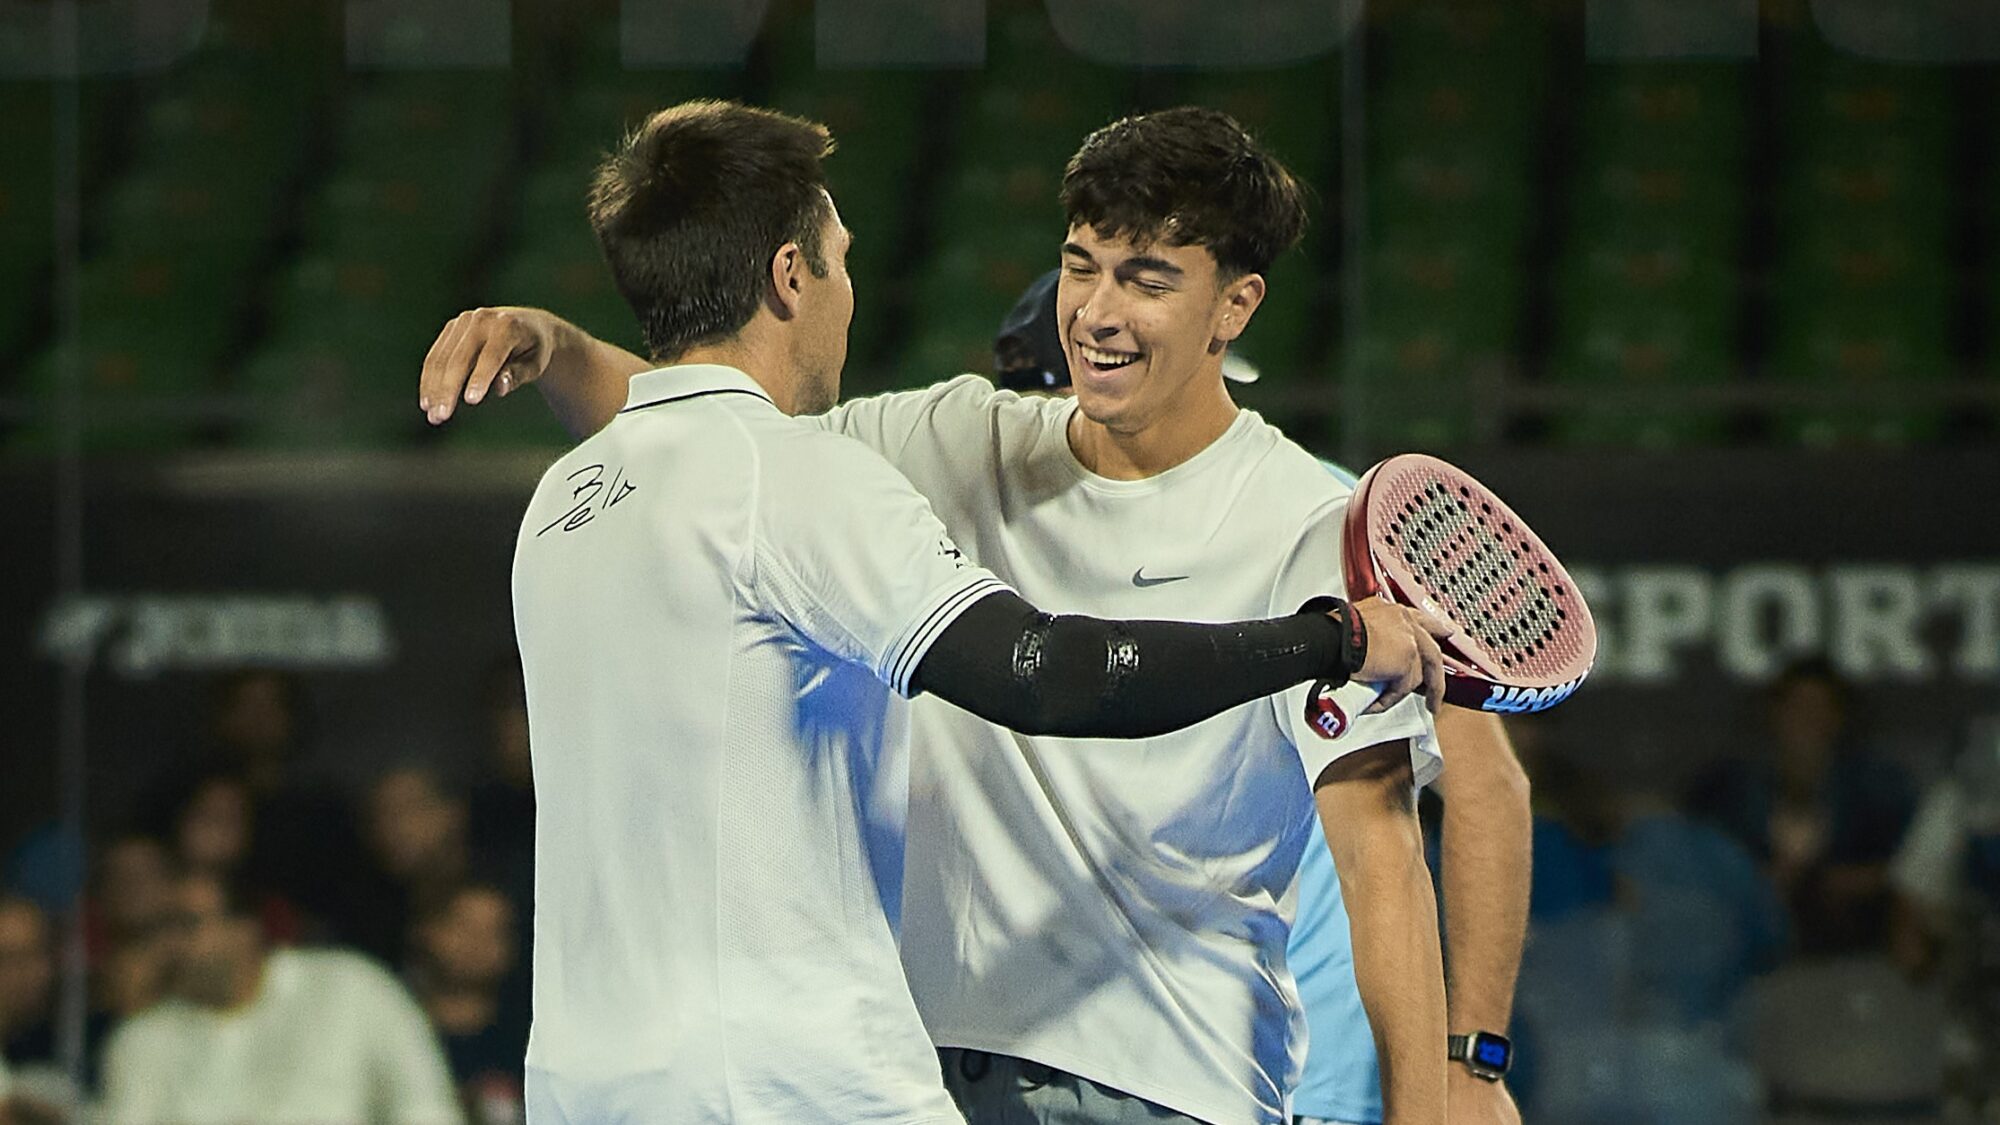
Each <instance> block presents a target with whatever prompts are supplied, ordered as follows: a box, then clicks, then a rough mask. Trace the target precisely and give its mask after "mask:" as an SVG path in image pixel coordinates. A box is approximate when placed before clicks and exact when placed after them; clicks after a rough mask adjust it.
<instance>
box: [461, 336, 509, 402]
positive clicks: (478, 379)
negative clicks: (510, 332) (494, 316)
mask: <svg viewBox="0 0 2000 1125" xmlns="http://www.w3.org/2000/svg"><path fill="white" fill-rule="evenodd" d="M513 356H514V347H513V341H512V340H509V339H507V337H506V334H505V333H501V332H495V333H492V334H490V335H488V336H487V338H486V342H485V343H484V344H483V345H481V346H480V349H479V355H478V358H476V359H475V360H473V363H472V376H471V378H469V379H467V380H466V381H465V401H466V402H467V403H468V404H472V403H477V402H479V401H480V400H481V399H483V398H485V397H486V390H487V388H488V387H490V386H492V385H493V383H494V382H495V381H496V380H498V379H500V378H502V377H503V375H504V373H505V371H506V369H507V361H508V360H509V359H512V358H513ZM502 393H505V388H504V387H503V388H502Z"/></svg>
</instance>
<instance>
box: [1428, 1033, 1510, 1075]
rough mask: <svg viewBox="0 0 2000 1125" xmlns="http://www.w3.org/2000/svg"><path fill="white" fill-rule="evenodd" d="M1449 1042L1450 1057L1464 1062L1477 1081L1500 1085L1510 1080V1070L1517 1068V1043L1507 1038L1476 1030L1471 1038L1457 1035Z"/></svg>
mask: <svg viewBox="0 0 2000 1125" xmlns="http://www.w3.org/2000/svg"><path fill="white" fill-rule="evenodd" d="M1445 1043H1446V1047H1447V1050H1448V1054H1449V1057H1450V1058H1451V1059H1452V1060H1453V1061H1455V1062H1462V1063H1464V1064H1465V1069H1467V1070H1469V1071H1471V1072H1472V1074H1473V1077H1475V1078H1483V1079H1485V1080H1486V1081H1488V1082H1498V1081H1500V1080H1501V1079H1502V1078H1505V1077H1507V1070H1508V1068H1510V1067H1512V1066H1513V1065H1514V1044H1513V1042H1512V1041H1510V1040H1509V1039H1508V1038H1507V1037H1506V1036H1505V1035H1495V1034H1493V1033H1492V1032H1490V1031H1475V1032H1473V1033H1472V1034H1470V1035H1454V1036H1452V1037H1451V1038H1449V1039H1447V1040H1446V1041H1445Z"/></svg>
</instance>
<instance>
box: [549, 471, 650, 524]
mask: <svg viewBox="0 0 2000 1125" xmlns="http://www.w3.org/2000/svg"><path fill="white" fill-rule="evenodd" d="M563 479H564V480H567V481H569V482H570V490H569V498H570V501H571V503H570V508H569V510H568V511H566V512H564V513H563V514H562V515H559V516H557V517H556V518H555V519H553V520H550V521H549V523H548V524H547V526H545V527H543V528H542V529H541V530H540V531H537V532H535V538H537V539H540V538H541V537H542V536H544V535H547V534H548V533H549V532H551V531H554V530H555V529H556V528H558V527H560V528H562V529H563V531H564V532H571V531H575V530H576V529H577V528H579V527H582V526H583V525H585V524H587V523H589V522H590V521H591V520H594V519H596V518H597V517H598V516H600V515H603V514H604V513H605V512H608V511H610V510H611V509H612V508H614V507H616V506H617V504H618V502H619V501H620V500H623V499H625V498H626V497H627V496H630V495H632V494H633V493H634V492H637V491H638V490H639V486H638V485H636V484H633V483H632V482H631V481H629V480H626V479H625V470H624V468H623V467H620V468H619V469H618V470H617V471H616V472H614V473H612V474H611V483H610V484H608V485H607V484H605V483H604V466H603V465H585V466H584V467H583V468H581V469H578V470H577V471H575V472H573V473H571V474H570V475H569V476H567V477H564V478H563Z"/></svg>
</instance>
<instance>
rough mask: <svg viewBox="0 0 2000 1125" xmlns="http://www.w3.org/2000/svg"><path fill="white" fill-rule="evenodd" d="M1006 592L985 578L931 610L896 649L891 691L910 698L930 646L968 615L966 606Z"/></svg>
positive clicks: (988, 577) (1004, 586)
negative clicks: (947, 629) (918, 671)
mask: <svg viewBox="0 0 2000 1125" xmlns="http://www.w3.org/2000/svg"><path fill="white" fill-rule="evenodd" d="M1007 588H1008V587H1007V584H1006V583H1005V582H1002V581H1000V580H999V579H998V578H994V577H993V576H991V575H985V576H982V577H980V578H979V579H977V580H976V581H973V582H971V583H968V584H967V585H965V586H961V587H959V588H958V589H957V590H956V591H954V592H953V593H951V594H950V595H949V596H947V597H946V598H945V599H944V600H943V601H942V602H939V603H938V605H937V608H935V609H933V610H931V611H930V613H929V614H928V615H926V616H925V617H924V619H923V621H922V623H920V624H919V625H918V626H917V627H916V628H915V629H912V630H910V633H909V639H908V640H907V641H905V642H904V643H903V644H901V645H899V646H897V649H896V654H895V659H894V660H893V661H892V667H891V671H890V676H889V686H890V688H891V689H893V690H894V691H895V693H896V694H897V695H902V696H907V695H909V694H910V677H911V675H913V674H914V673H915V672H916V670H917V664H918V663H919V662H921V661H922V659H923V656H924V654H925V653H926V652H929V651H930V647H931V643H932V642H933V641H935V640H937V636H938V634H939V633H942V632H944V630H945V627H946V626H948V625H950V624H951V623H952V622H953V621H955V620H957V619H958V615H959V614H961V613H963V612H965V608H966V607H967V606H969V605H971V604H972V603H973V602H976V601H978V600H979V599H981V598H983V597H985V596H986V595H988V594H993V593H998V592H999V591H1001V590H1005V589H1007Z"/></svg>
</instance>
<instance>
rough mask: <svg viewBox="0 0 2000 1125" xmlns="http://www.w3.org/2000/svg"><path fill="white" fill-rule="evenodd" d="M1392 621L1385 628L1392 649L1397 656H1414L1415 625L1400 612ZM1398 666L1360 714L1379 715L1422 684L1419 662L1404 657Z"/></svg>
mask: <svg viewBox="0 0 2000 1125" xmlns="http://www.w3.org/2000/svg"><path fill="white" fill-rule="evenodd" d="M1393 621H1394V624H1393V625H1392V626H1391V627H1390V629H1388V630H1385V632H1389V633H1390V635H1391V638H1392V639H1393V644H1394V646H1395V648H1394V650H1393V651H1395V652H1396V653H1397V654H1398V655H1399V656H1401V655H1403V654H1405V653H1407V654H1408V655H1409V656H1410V657H1415V656H1416V655H1417V654H1418V650H1417V648H1416V640H1415V638H1416V635H1417V629H1416V627H1415V626H1413V625H1411V624H1410V622H1409V619H1408V618H1407V617H1405V616H1404V615H1402V614H1400V613H1398V614H1396V615H1395V616H1394V618H1393ZM1385 639H1390V638H1385ZM1371 643H1374V642H1371ZM1400 668H1401V670H1400V671H1399V672H1398V673H1397V675H1396V678H1395V679H1393V680H1388V681H1384V682H1383V683H1384V686H1383V689H1382V694H1380V695H1378V696H1376V697H1375V702H1373V703H1370V704H1369V705H1368V706H1367V707H1366V708H1364V709H1363V710H1362V712H1361V713H1362V714H1364V715H1379V714H1381V713H1382V712H1384V711H1387V710H1388V709H1389V708H1391V707H1394V706H1395V705H1396V704H1398V703H1401V702H1402V701H1403V700H1404V698H1405V697H1407V696H1408V695H1409V694H1410V693H1411V692H1413V691H1415V690H1417V688H1419V687H1421V686H1422V685H1423V682H1424V674H1423V667H1422V664H1421V662H1414V661H1412V660H1409V659H1405V660H1403V661H1402V662H1401V664H1400Z"/></svg>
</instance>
